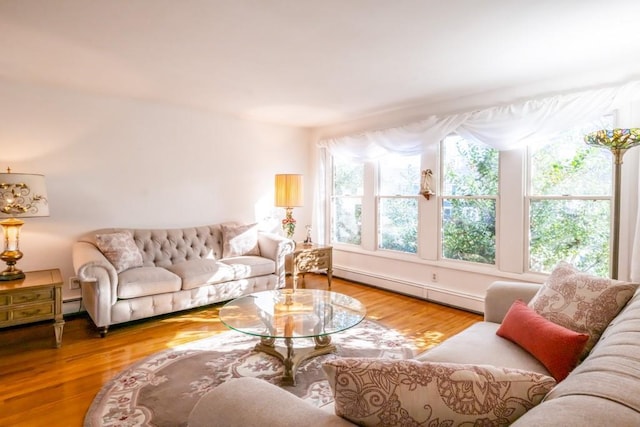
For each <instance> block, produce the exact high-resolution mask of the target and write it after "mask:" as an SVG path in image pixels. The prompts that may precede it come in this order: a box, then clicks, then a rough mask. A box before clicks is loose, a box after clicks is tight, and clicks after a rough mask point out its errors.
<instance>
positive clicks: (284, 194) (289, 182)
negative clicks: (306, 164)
mask: <svg viewBox="0 0 640 427" xmlns="http://www.w3.org/2000/svg"><path fill="white" fill-rule="evenodd" d="M275 190H276V193H275V204H276V206H277V207H279V208H285V209H286V216H285V218H284V219H283V220H282V229H283V230H284V231H285V232H286V233H287V237H288V238H289V239H291V238H292V237H293V233H294V231H295V229H296V220H295V219H294V218H293V208H294V207H300V206H302V205H303V200H304V195H303V191H302V190H303V187H302V175H298V174H277V175H276V182H275Z"/></svg>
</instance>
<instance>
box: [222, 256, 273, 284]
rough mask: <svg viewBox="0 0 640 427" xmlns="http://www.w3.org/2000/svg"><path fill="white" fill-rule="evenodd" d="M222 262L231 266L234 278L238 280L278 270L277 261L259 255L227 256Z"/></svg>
mask: <svg viewBox="0 0 640 427" xmlns="http://www.w3.org/2000/svg"><path fill="white" fill-rule="evenodd" d="M221 262H223V263H225V264H227V265H228V266H229V267H231V269H232V270H233V278H234V279H236V280H237V279H246V278H249V277H255V276H264V275H266V274H273V273H275V271H276V263H275V261H273V260H271V259H268V258H263V257H259V256H241V257H235V258H226V259H223V260H221Z"/></svg>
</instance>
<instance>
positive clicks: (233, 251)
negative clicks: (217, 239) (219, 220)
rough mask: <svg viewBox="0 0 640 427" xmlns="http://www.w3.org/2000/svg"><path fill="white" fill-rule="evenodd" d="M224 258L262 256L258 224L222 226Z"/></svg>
mask: <svg viewBox="0 0 640 427" xmlns="http://www.w3.org/2000/svg"><path fill="white" fill-rule="evenodd" d="M220 227H221V228H222V257H223V258H229V257H234V256H243V255H260V249H259V248H258V224H257V223H255V224H246V225H229V224H222V225H221V226H220Z"/></svg>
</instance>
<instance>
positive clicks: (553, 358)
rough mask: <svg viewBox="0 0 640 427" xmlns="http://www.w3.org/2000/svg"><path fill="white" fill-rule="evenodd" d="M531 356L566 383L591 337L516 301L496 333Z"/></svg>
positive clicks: (557, 378)
mask: <svg viewBox="0 0 640 427" xmlns="http://www.w3.org/2000/svg"><path fill="white" fill-rule="evenodd" d="M496 334H498V335H499V336H501V337H504V338H506V339H508V340H511V341H513V342H515V343H516V344H518V345H519V346H520V347H522V348H524V349H525V350H527V351H528V352H529V353H531V354H532V355H533V356H534V357H535V358H536V359H538V360H539V361H540V362H542V364H543V365H544V366H545V367H546V368H547V369H548V370H549V372H551V375H553V377H554V378H555V379H556V381H562V380H563V379H565V378H566V377H567V375H569V372H571V370H572V369H573V368H575V366H576V365H577V364H578V361H579V360H580V354H581V353H582V350H583V349H584V346H585V344H586V343H587V340H588V339H589V335H587V334H581V333H579V332H574V331H572V330H571V329H567V328H565V327H562V326H560V325H557V324H555V323H553V322H551V321H550V320H547V319H545V318H544V317H542V316H540V315H539V314H538V313H536V312H535V311H534V310H533V309H532V308H529V307H528V306H527V304H525V303H524V302H523V301H520V300H518V301H516V302H514V303H513V305H512V306H511V309H510V310H509V311H508V312H507V315H506V316H505V318H504V320H503V321H502V324H501V325H500V327H499V328H498V330H497V331H496Z"/></svg>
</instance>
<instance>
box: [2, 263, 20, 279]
mask: <svg viewBox="0 0 640 427" xmlns="http://www.w3.org/2000/svg"><path fill="white" fill-rule="evenodd" d="M20 279H24V273H23V272H22V270H19V269H17V268H15V267H14V266H12V265H10V266H9V267H7V268H6V269H5V270H4V271H3V272H2V273H0V282H8V281H11V280H20Z"/></svg>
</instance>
